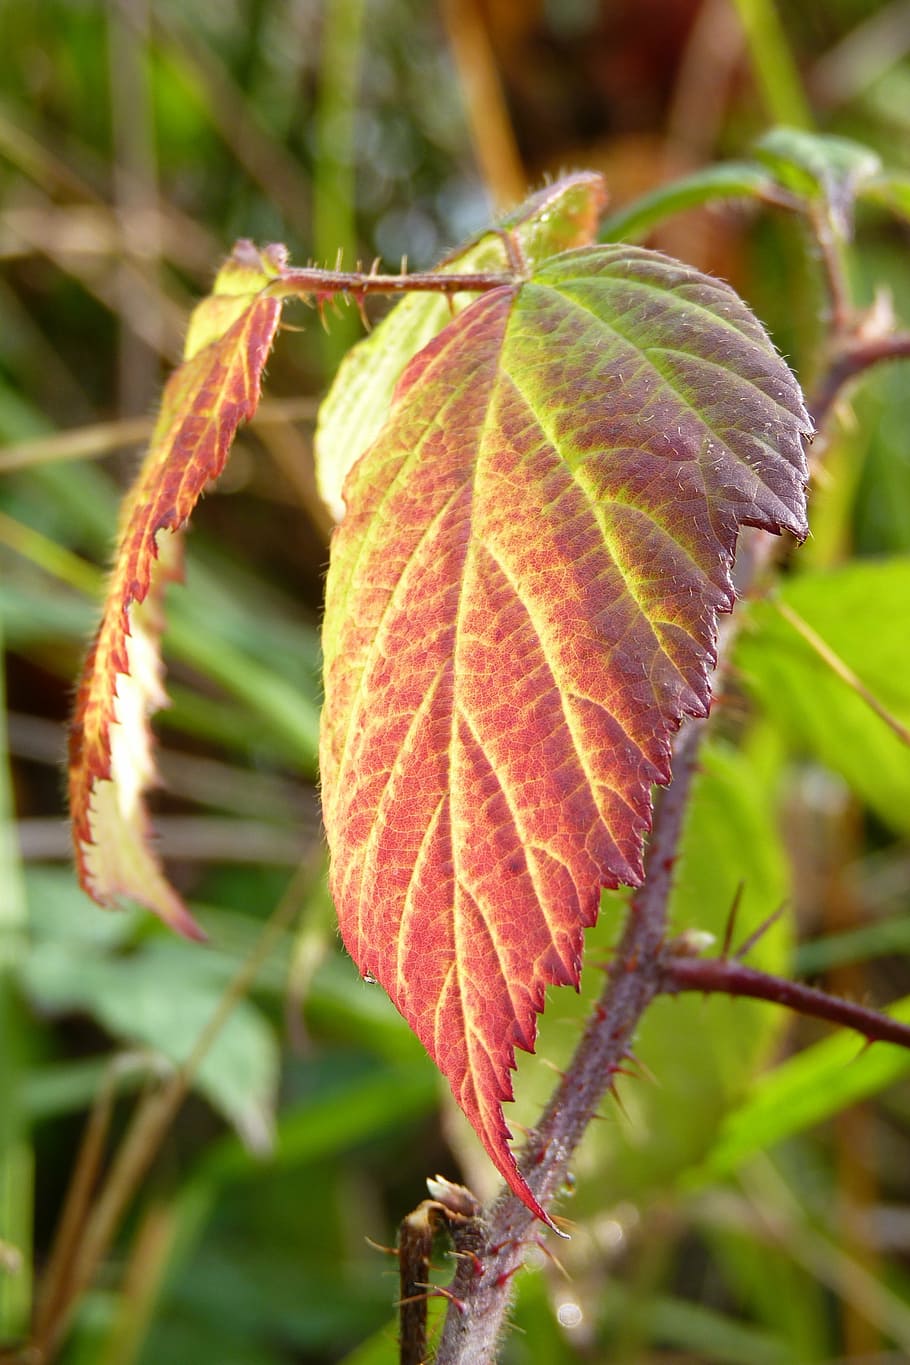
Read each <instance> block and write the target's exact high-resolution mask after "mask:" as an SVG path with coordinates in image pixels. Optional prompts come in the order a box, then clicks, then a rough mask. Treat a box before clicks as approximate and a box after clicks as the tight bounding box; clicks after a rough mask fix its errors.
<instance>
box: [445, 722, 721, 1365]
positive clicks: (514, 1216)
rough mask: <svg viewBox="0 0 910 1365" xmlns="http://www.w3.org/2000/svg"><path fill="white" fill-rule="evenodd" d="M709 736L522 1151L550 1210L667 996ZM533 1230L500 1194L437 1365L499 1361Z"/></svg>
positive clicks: (668, 809) (658, 828)
mask: <svg viewBox="0 0 910 1365" xmlns="http://www.w3.org/2000/svg"><path fill="white" fill-rule="evenodd" d="M703 733H704V726H702V725H695V724H691V723H690V724H688V725H687V726H686V728H685V729H684V730H683V731H682V732H681V734H680V737H679V741H678V743H677V745H676V752H675V758H674V776H673V782H672V784H671V786H670V787H668V788H667V790H666V792H665V793H664V794H663V797H662V800H661V803H660V807H659V812H658V815H657V817H656V818H655V822H654V834H653V837H652V839H651V843H650V845H649V848H648V855H647V859H646V863H645V880H644V883H643V884H642V886H641V888H640V890H638V891H637V892H636V893H635V895H634V896H633V898H632V902H631V905H630V908H629V916H628V919H627V921H626V927H625V931H624V933H623V937H622V941H621V943H620V946H619V949H618V951H617V953H616V956H615V958H614V962H613V965H612V967H611V970H610V972H609V974H608V976H607V981H606V984H605V987H604V990H603V992H602V994H601V997H600V999H599V1000H598V1002H597V1004H596V1005H595V1007H594V1012H593V1014H592V1016H591V1019H590V1021H589V1023H588V1026H587V1028H586V1030H585V1033H584V1035H583V1037H582V1039H581V1042H580V1043H579V1045H578V1047H577V1049H576V1051H575V1055H574V1057H573V1058H572V1061H571V1063H570V1064H569V1067H568V1069H567V1071H566V1073H565V1075H564V1076H563V1079H562V1080H561V1082H560V1084H559V1086H558V1087H557V1089H556V1092H555V1094H554V1095H553V1097H552V1099H551V1100H550V1103H549V1105H548V1106H547V1109H546V1112H545V1113H544V1116H543V1119H542V1121H541V1123H540V1125H539V1127H538V1128H537V1129H536V1131H535V1132H533V1133H532V1134H531V1136H530V1138H529V1141H528V1144H527V1147H526V1149H525V1154H524V1157H523V1160H522V1162H521V1166H522V1172H523V1174H524V1176H525V1178H526V1180H527V1182H528V1184H529V1186H530V1187H531V1189H532V1191H533V1193H534V1195H535V1197H536V1198H537V1199H538V1200H539V1201H540V1202H541V1203H543V1204H546V1203H547V1202H548V1201H549V1200H550V1199H552V1198H553V1196H554V1195H555V1194H556V1193H557V1192H558V1191H559V1188H560V1186H561V1185H562V1184H563V1182H564V1181H565V1178H566V1174H567V1169H568V1163H569V1161H570V1159H571V1157H572V1154H573V1153H574V1151H575V1148H576V1147H577V1146H578V1143H579V1142H580V1141H581V1138H582V1135H583V1134H584V1131H585V1129H586V1128H587V1126H588V1124H589V1123H590V1121H591V1119H592V1118H593V1116H594V1114H595V1113H596V1112H597V1109H598V1107H599V1106H600V1104H601V1102H602V1100H603V1099H604V1096H605V1095H606V1094H607V1092H608V1091H609V1089H610V1087H611V1085H612V1080H613V1076H614V1075H615V1073H616V1071H617V1070H618V1068H619V1067H620V1066H621V1065H622V1063H623V1061H624V1060H625V1059H626V1057H627V1054H628V1049H629V1044H630V1042H631V1039H632V1036H633V1034H634V1032H635V1030H636V1028H637V1027H638V1021H639V1019H640V1018H641V1016H642V1014H643V1013H644V1011H645V1009H646V1008H647V1006H648V1005H649V1004H650V1003H651V1001H652V1000H653V999H654V997H655V996H656V995H657V994H658V993H659V991H660V980H661V977H660V967H659V963H660V950H661V946H662V944H663V941H664V937H665V932H666V914H667V904H668V901H669V893H670V886H671V881H672V871H673V864H674V861H675V859H676V854H677V849H678V845H679V839H680V835H681V834H682V828H683V823H684V820H685V815H686V809H687V806H688V796H689V790H690V788H691V785H692V779H693V777H694V776H695V772H696V760H697V756H698V751H699V748H700V745H701V739H702V735H703ZM534 1228H535V1219H534V1216H533V1214H532V1213H531V1212H530V1211H529V1210H528V1209H527V1208H526V1207H525V1205H524V1204H522V1203H521V1201H520V1200H519V1199H517V1198H516V1196H515V1195H513V1194H506V1195H503V1196H501V1197H500V1199H499V1200H498V1201H497V1203H496V1204H495V1205H494V1207H493V1209H492V1211H491V1214H490V1218H489V1235H488V1238H487V1248H486V1252H485V1253H484V1254H482V1262H483V1270H482V1273H480V1274H478V1272H477V1267H476V1266H475V1265H473V1264H472V1263H470V1262H467V1261H462V1262H460V1263H459V1267H458V1270H457V1272H456V1275H455V1279H454V1281H453V1283H452V1293H453V1296H454V1298H455V1299H456V1300H457V1301H458V1303H459V1305H460V1307H455V1306H454V1305H453V1306H452V1307H450V1309H449V1312H448V1315H447V1317H446V1323H445V1328H444V1331H443V1336H442V1340H441V1342H440V1345H439V1351H438V1353H437V1356H436V1362H437V1365H467V1363H468V1362H470V1365H482V1363H483V1362H485V1361H490V1360H493V1359H494V1358H495V1351H496V1343H497V1340H498V1338H499V1334H500V1331H501V1328H502V1323H503V1318H504V1315H505V1313H506V1310H507V1308H508V1304H509V1298H510V1285H511V1277H512V1275H513V1274H514V1272H515V1271H516V1270H517V1269H518V1267H519V1266H520V1265H521V1263H522V1261H523V1259H524V1250H525V1246H526V1245H527V1243H528V1241H529V1240H531V1236H532V1233H533V1231H534Z"/></svg>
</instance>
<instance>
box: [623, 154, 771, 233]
mask: <svg viewBox="0 0 910 1365" xmlns="http://www.w3.org/2000/svg"><path fill="white" fill-rule="evenodd" d="M773 188H774V180H773V179H772V177H771V176H770V175H769V174H768V172H767V171H765V170H762V169H761V167H759V166H755V165H753V164H752V163H751V162H748V161H722V162H721V163H720V164H719V165H717V166H704V167H702V168H701V169H700V170H697V171H695V172H693V174H692V175H687V176H683V177H682V178H681V179H679V180H669V181H668V182H667V183H666V184H665V185H660V186H658V188H657V189H655V190H652V191H651V192H650V193H649V194H644V195H642V196H641V198H639V199H633V200H632V202H631V203H630V204H626V205H624V206H623V207H622V208H620V209H616V210H615V211H614V212H613V213H611V214H610V215H609V216H608V217H607V218H605V219H604V222H603V224H602V226H601V229H600V232H599V233H598V240H599V241H601V242H637V241H639V240H640V239H641V238H642V237H645V236H647V234H648V232H650V230H651V229H652V228H653V227H656V226H657V224H658V223H662V222H663V221H664V220H665V219H666V218H671V217H672V216H673V215H674V214H675V213H684V212H685V210H686V209H693V208H701V207H702V206H703V205H705V204H714V203H720V202H722V201H723V200H727V199H734V200H735V199H742V200H746V201H749V200H750V199H759V200H760V199H762V198H763V197H764V196H766V195H767V194H768V193H769V191H771V190H772V189H773Z"/></svg>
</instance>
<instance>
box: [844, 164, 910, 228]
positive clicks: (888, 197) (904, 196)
mask: <svg viewBox="0 0 910 1365" xmlns="http://www.w3.org/2000/svg"><path fill="white" fill-rule="evenodd" d="M857 198H859V199H862V200H864V201H865V202H866V203H869V204H877V205H878V206H879V207H880V208H884V209H889V210H890V211H891V212H892V213H896V214H897V215H898V217H900V218H910V175H901V174H900V173H899V172H893V173H892V172H885V173H883V174H882V175H876V176H873V177H872V178H871V179H870V180H867V181H866V182H865V183H864V184H863V185H861V186H860V189H859V193H858V195H857Z"/></svg>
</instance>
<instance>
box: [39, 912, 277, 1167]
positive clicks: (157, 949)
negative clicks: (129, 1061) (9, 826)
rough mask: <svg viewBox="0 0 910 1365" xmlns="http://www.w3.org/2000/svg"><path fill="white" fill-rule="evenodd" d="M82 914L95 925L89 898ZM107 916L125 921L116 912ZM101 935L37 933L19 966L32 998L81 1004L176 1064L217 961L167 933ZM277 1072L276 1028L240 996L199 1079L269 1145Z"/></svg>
mask: <svg viewBox="0 0 910 1365" xmlns="http://www.w3.org/2000/svg"><path fill="white" fill-rule="evenodd" d="M80 918H81V919H82V921H83V922H84V923H88V924H92V925H93V926H96V925H98V924H99V923H100V922H101V919H102V917H101V916H99V915H92V914H91V912H90V910H89V909H88V908H86V910H85V911H84V912H83V914H82V915H81V916H74V917H73V921H72V922H73V923H74V924H75V923H78V922H79V920H80ZM107 918H108V920H109V921H111V922H112V923H113V924H115V925H116V924H117V923H118V921H119V922H120V923H123V918H122V917H120V916H108V917H107ZM93 936H94V935H93ZM103 939H104V935H103V934H101V933H100V931H99V934H98V938H97V939H96V940H95V941H94V942H93V941H92V938H91V937H89V936H85V937H78V936H73V935H70V936H67V935H66V934H65V933H64V932H63V931H62V928H61V929H59V930H58V932H57V933H55V934H54V935H53V936H49V937H47V938H42V939H39V941H38V942H36V944H35V945H34V946H33V948H32V950H31V952H30V954H29V956H28V958H27V960H26V962H25V964H24V966H23V969H22V980H23V987H24V990H25V992H26V995H27V996H28V998H29V999H30V1000H31V1002H32V1004H33V1005H34V1006H35V1007H37V1008H39V1009H41V1010H46V1011H50V1012H54V1013H61V1012H69V1011H80V1012H83V1013H85V1014H88V1015H89V1016H90V1017H91V1018H93V1019H95V1020H97V1022H98V1023H99V1024H101V1025H102V1027H104V1028H105V1029H107V1030H108V1032H110V1033H112V1034H113V1035H114V1037H115V1038H117V1039H120V1040H128V1041H129V1042H130V1043H131V1044H138V1045H140V1046H146V1047H150V1048H153V1049H155V1051H157V1052H160V1053H162V1054H163V1055H164V1056H165V1057H166V1058H168V1060H169V1061H171V1062H172V1063H175V1064H179V1063H182V1062H184V1061H186V1059H187V1058H188V1056H189V1055H190V1052H191V1051H192V1048H193V1046H194V1044H195V1042H196V1040H197V1038H198V1037H199V1035H200V1033H201V1032H202V1030H203V1029H204V1028H205V1026H206V1025H207V1024H208V1022H209V1020H210V1019H211V1016H212V1015H213V1013H214V1011H215V1009H216V1007H217V1005H218V1002H219V1000H220V999H221V995H222V992H223V981H222V974H221V969H220V966H219V964H218V963H217V962H211V963H210V962H209V961H208V960H207V956H206V953H205V951H204V950H200V949H196V950H195V951H194V949H193V948H192V947H191V945H189V944H184V943H180V942H178V941H176V940H172V939H159V938H154V939H150V940H149V941H147V942H146V943H144V944H143V945H142V946H141V947H140V948H138V949H137V950H136V951H134V952H133V953H131V954H129V955H122V954H121V955H118V954H115V953H113V952H105V951H103V949H102V943H103ZM99 940H100V941H99ZM277 1082H278V1043H277V1039H276V1037H275V1033H274V1030H273V1029H272V1027H271V1025H270V1024H269V1023H268V1022H267V1021H266V1019H265V1017H264V1015H262V1013H261V1012H260V1011H259V1010H258V1009H257V1008H256V1007H255V1006H254V1005H252V1004H251V1003H250V1002H249V1001H247V1000H243V1001H240V1002H239V1004H238V1005H237V1006H236V1007H235V1009H234V1011H233V1012H232V1014H231V1015H230V1017H229V1018H228V1020H227V1022H226V1023H225V1025H224V1027H223V1028H222V1030H221V1032H220V1033H219V1035H218V1037H217V1038H216V1040H215V1042H214V1043H213V1045H212V1047H211V1048H210V1050H209V1051H208V1052H207V1053H206V1056H205V1057H204V1059H203V1061H202V1063H201V1065H200V1066H199V1068H198V1071H197V1073H196V1077H195V1085H196V1088H197V1089H198V1090H199V1091H200V1093H201V1094H203V1095H204V1096H205V1097H206V1099H208V1101H209V1103H210V1104H212V1106H213V1107H214V1108H215V1109H217V1110H218V1111H219V1112H220V1113H221V1114H223V1115H224V1117H225V1118H226V1119H228V1121H229V1122H230V1123H232V1124H233V1125H234V1127H235V1128H236V1129H237V1131H238V1133H239V1134H240V1135H241V1136H242V1138H243V1139H244V1141H245V1142H246V1143H247V1144H248V1145H249V1146H250V1147H252V1148H253V1149H254V1150H257V1151H262V1150H266V1149H268V1148H269V1146H270V1145H271V1137H272V1119H273V1109H274V1101H275V1092H276V1088H277Z"/></svg>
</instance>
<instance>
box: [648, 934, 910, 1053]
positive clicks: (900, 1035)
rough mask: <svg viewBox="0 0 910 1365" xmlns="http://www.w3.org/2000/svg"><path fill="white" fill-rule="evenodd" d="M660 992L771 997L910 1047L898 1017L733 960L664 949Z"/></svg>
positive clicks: (909, 1034)
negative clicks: (695, 955) (694, 955)
mask: <svg viewBox="0 0 910 1365" xmlns="http://www.w3.org/2000/svg"><path fill="white" fill-rule="evenodd" d="M659 990H660V991H661V992H662V993H663V994H665V995H677V994H678V993H679V992H680V991H701V992H702V993H703V994H706V995H707V994H718V993H720V994H724V995H735V996H748V997H749V998H750V999H752V1000H768V1001H770V1002H771V1003H772V1004H775V1005H783V1006H785V1007H786V1008H787V1009H790V1010H794V1011H795V1012H796V1013H797V1014H807V1015H811V1016H812V1018H814V1019H827V1020H829V1021H830V1023H832V1024H841V1025H842V1026H843V1027H844V1028H851V1029H854V1030H855V1031H856V1032H857V1033H861V1034H862V1035H863V1037H864V1038H865V1039H866V1040H867V1042H870V1043H877V1042H884V1043H896V1044H897V1045H898V1047H905V1048H910V1025H908V1024H902V1023H901V1022H900V1020H899V1019H892V1018H891V1017H890V1015H887V1014H880V1013H879V1012H878V1011H877V1010H870V1009H867V1008H866V1006H865V1005H857V1004H855V1003H854V1002H853V1001H852V1000H841V999H839V998H838V996H836V995H829V994H828V992H827V991H821V990H818V989H817V987H815V986H806V985H804V984H803V983H802V982H800V981H787V980H785V979H784V978H783V977H779V976H770V975H769V974H768V973H767V972H760V971H757V970H756V969H755V968H754V967H746V966H744V965H743V963H742V962H737V961H736V959H734V958H722V957H711V958H703V957H689V956H685V955H683V956H675V955H674V954H673V953H665V954H664V957H663V963H662V966H661V968H660V985H659Z"/></svg>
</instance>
